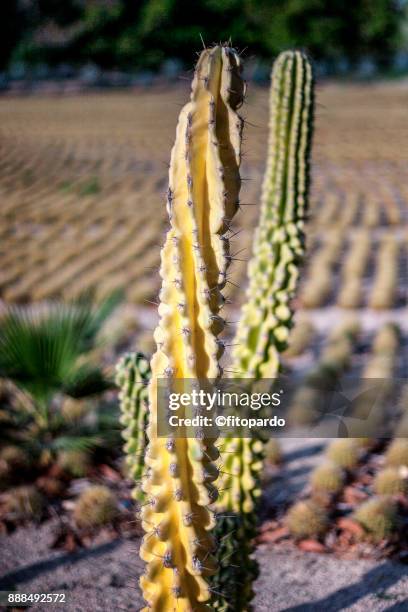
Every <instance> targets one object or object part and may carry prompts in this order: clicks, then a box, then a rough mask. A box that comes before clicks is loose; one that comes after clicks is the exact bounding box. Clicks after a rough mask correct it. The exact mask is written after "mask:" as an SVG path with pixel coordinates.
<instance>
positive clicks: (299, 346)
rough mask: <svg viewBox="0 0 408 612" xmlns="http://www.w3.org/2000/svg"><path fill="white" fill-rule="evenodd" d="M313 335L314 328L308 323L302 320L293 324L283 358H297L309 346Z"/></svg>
mask: <svg viewBox="0 0 408 612" xmlns="http://www.w3.org/2000/svg"><path fill="white" fill-rule="evenodd" d="M314 333H315V329H314V326H313V325H312V323H311V322H310V321H307V320H303V321H299V322H298V323H295V326H294V327H293V329H292V330H291V332H290V334H289V340H288V347H287V349H286V350H285V351H284V353H283V355H284V356H285V357H297V356H298V355H301V354H302V353H303V352H304V351H305V349H306V348H307V347H308V346H309V344H310V341H311V340H312V338H313V335H314Z"/></svg>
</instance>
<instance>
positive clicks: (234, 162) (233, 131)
mask: <svg viewBox="0 0 408 612" xmlns="http://www.w3.org/2000/svg"><path fill="white" fill-rule="evenodd" d="M240 73H241V67H240V59H239V56H238V55H237V53H236V52H235V51H234V50H233V49H231V48H228V47H223V46H215V47H213V48H211V49H206V50H205V51H203V52H202V54H201V56H200V59H199V61H198V64H197V67H196V71H195V76H194V80H193V84H192V93H191V99H190V102H189V103H188V104H186V106H184V108H183V109H182V111H181V113H180V118H179V123H178V126H177V134H176V142H175V145H174V148H173V151H172V156H171V164H170V170H169V189H168V201H167V206H168V212H169V217H170V229H169V231H168V233H167V237H166V240H165V244H164V247H163V249H162V252H161V270H160V275H161V277H162V289H161V292H160V305H159V316H160V321H159V325H158V327H157V328H156V331H155V334H154V337H155V341H156V344H157V351H156V353H155V354H154V356H153V358H152V361H151V371H152V377H151V383H150V387H149V403H150V415H149V428H148V437H149V446H148V452H147V454H146V467H147V475H146V479H145V482H144V484H143V489H144V492H145V494H146V503H145V504H144V505H143V508H142V525H143V528H144V530H145V532H146V535H145V537H144V538H143V542H142V546H141V557H142V559H143V560H144V561H145V562H146V572H145V574H144V576H142V578H141V586H142V590H143V595H144V598H145V600H146V601H147V605H148V607H147V608H146V609H149V610H154V611H156V612H159V611H160V612H161V611H163V612H173V611H174V612H176V611H177V612H184V611H188V612H193V610H194V611H198V610H208V606H207V603H206V602H208V601H209V599H210V597H211V591H210V588H209V586H208V583H207V580H206V578H207V577H208V576H210V575H211V574H213V573H214V571H215V569H216V566H217V563H216V560H215V558H214V556H213V553H214V552H215V542H214V538H213V536H212V534H211V530H212V528H213V526H214V514H213V512H212V511H211V509H210V508H209V505H210V504H211V503H212V502H214V501H215V500H216V498H217V489H216V487H215V485H214V481H215V480H216V478H217V476H218V470H217V469H216V467H215V463H214V462H215V461H216V460H217V458H218V450H217V449H216V447H215V445H214V441H213V440H209V439H205V438H204V439H198V438H197V439H186V438H174V439H173V438H168V439H165V438H160V437H158V435H157V419H158V406H157V389H158V380H159V379H160V378H163V377H164V378H167V379H168V382H169V384H170V385H171V381H172V380H173V379H196V378H199V379H204V380H210V379H216V378H217V377H219V376H220V375H221V372H222V371H221V367H220V365H219V359H220V357H221V355H222V353H223V349H224V346H223V343H222V342H221V341H220V340H218V338H217V335H218V333H219V332H220V331H221V330H222V328H223V325H224V321H223V319H222V318H221V317H220V315H219V309H220V307H221V305H222V304H223V300H224V298H223V296H222V293H221V289H222V288H223V286H224V285H225V282H226V271H227V268H228V265H229V263H230V257H229V244H228V239H227V237H226V235H225V233H226V232H227V230H228V227H229V224H230V221H231V218H232V217H233V215H234V214H235V212H236V210H237V207H238V194H239V189H240V178H239V165H240V145H241V132H242V120H241V119H240V117H239V116H238V115H237V113H236V109H237V108H238V107H239V106H240V105H241V104H242V101H243V95H244V84H243V81H242V78H241V74H240Z"/></svg>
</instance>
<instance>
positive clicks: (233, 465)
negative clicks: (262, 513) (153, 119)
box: [217, 51, 314, 610]
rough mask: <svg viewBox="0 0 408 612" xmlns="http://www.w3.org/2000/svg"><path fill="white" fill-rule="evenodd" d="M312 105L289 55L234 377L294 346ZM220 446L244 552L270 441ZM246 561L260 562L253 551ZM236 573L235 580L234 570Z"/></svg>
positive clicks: (280, 64) (265, 374)
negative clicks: (292, 336) (291, 340)
mask: <svg viewBox="0 0 408 612" xmlns="http://www.w3.org/2000/svg"><path fill="white" fill-rule="evenodd" d="M313 110H314V95H313V74H312V67H311V64H310V62H309V60H308V59H307V57H306V56H305V55H304V54H303V53H301V52H299V51H294V52H293V51H288V52H285V53H282V54H281V55H280V56H279V57H278V59H277V60H276V62H275V64H274V67H273V71H272V88H271V112H270V126H269V129H270V136H269V146H268V161H267V168H266V174H265V179H264V184H263V193H262V204H261V214H260V221H259V225H258V228H257V231H256V235H255V240H254V251H253V258H252V260H251V262H250V264H249V274H248V276H249V286H248V290H247V298H248V299H247V302H246V303H245V305H244V306H243V309H242V316H241V319H240V322H239V326H238V329H237V333H236V339H235V340H234V346H235V349H234V351H233V365H232V371H233V373H234V374H233V375H234V376H235V377H240V378H248V379H256V380H258V379H262V378H270V379H272V378H274V377H276V376H277V374H278V372H279V353H280V352H281V351H283V350H284V349H285V348H286V346H287V339H288V335H289V331H290V328H291V326H292V317H293V311H292V307H291V300H292V298H293V296H294V293H295V290H296V287H297V284H298V278H299V266H300V263H301V261H302V258H303V256H304V251H305V240H304V232H303V228H304V222H305V219H306V216H307V212H308V191H309V157H310V149H311V139H312V131H313ZM220 450H221V455H222V461H223V474H222V478H221V485H220V492H221V493H220V497H219V500H218V502H217V505H218V506H219V508H220V509H224V510H225V511H226V512H234V513H237V514H240V515H241V531H242V534H241V535H242V538H241V541H240V540H239V538H237V539H236V541H235V549H236V552H238V551H239V550H243V549H242V546H243V542H245V541H246V542H248V541H250V539H251V538H252V537H253V535H254V531H255V526H256V517H255V509H256V506H257V501H258V499H259V497H260V494H261V489H260V482H259V480H260V473H261V470H262V464H263V455H264V443H263V441H262V440H260V439H240V440H239V439H233V438H224V439H223V440H222V444H221V449H220ZM219 529H221V527H219V528H218V530H219ZM249 550H250V548H249ZM247 552H248V551H247ZM246 562H247V564H249V563H252V562H253V561H252V559H251V558H250V554H249V552H248V555H247V560H246ZM227 564H228V562H227ZM221 565H223V564H222V563H221ZM228 571H229V570H228V566H227V565H226V566H225V567H222V568H221V572H224V573H228ZM230 577H231V580H234V576H233V575H232V574H231V573H230ZM250 579H251V576H250V575H248V576H247V580H250ZM237 588H239V587H237ZM248 601H249V600H246V601H245V598H244V597H241V598H240V601H239V603H238V602H237V603H236V606H238V607H235V609H237V610H245V609H247V607H248V605H249V604H248Z"/></svg>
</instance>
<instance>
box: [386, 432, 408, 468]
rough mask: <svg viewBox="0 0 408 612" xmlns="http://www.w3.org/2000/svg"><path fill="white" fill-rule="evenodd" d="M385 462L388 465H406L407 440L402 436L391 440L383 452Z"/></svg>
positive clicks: (407, 464) (407, 465)
mask: <svg viewBox="0 0 408 612" xmlns="http://www.w3.org/2000/svg"><path fill="white" fill-rule="evenodd" d="M385 462H386V464H387V465H389V466H395V467H398V466H400V465H404V466H406V467H408V440H405V439H402V438H396V439H395V440H393V442H391V444H390V446H389V447H388V449H387V452H386V453H385Z"/></svg>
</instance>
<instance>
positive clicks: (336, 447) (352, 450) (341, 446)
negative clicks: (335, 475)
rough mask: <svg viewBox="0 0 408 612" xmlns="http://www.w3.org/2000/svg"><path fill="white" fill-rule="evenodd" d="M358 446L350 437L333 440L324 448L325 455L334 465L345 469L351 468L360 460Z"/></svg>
mask: <svg viewBox="0 0 408 612" xmlns="http://www.w3.org/2000/svg"><path fill="white" fill-rule="evenodd" d="M360 454H361V451H360V448H359V447H358V445H357V444H356V443H355V441H354V440H353V439H351V438H339V439H338V440H333V441H332V442H331V443H330V444H329V446H328V447H327V450H326V456H327V458H328V459H330V461H332V462H333V463H334V464H335V465H338V466H339V467H341V468H344V469H346V470H353V469H354V468H356V467H357V465H358V463H359V461H360Z"/></svg>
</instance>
